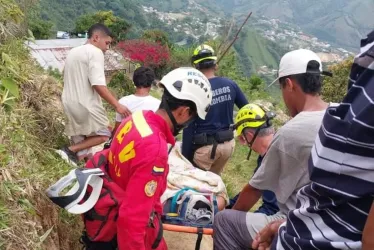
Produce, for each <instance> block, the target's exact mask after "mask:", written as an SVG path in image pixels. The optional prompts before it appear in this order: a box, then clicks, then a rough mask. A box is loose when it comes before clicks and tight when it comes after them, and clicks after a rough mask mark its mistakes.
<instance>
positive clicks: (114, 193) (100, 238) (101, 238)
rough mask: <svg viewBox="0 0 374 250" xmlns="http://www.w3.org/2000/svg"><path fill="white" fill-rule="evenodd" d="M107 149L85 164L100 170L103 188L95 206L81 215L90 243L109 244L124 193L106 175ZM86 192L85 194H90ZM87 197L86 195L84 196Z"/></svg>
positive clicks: (114, 230)
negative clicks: (102, 173)
mask: <svg viewBox="0 0 374 250" xmlns="http://www.w3.org/2000/svg"><path fill="white" fill-rule="evenodd" d="M108 155H109V149H105V150H102V151H100V152H97V153H96V154H95V155H94V156H93V157H92V158H91V159H90V160H88V161H87V163H86V168H100V169H101V170H102V171H103V172H104V175H103V176H101V178H102V179H103V187H102V189H101V193H100V197H99V199H98V201H97V202H96V204H95V206H94V207H93V208H92V209H91V210H89V211H87V212H86V213H84V214H83V215H82V218H83V222H84V226H85V232H84V234H85V236H86V237H88V239H89V240H90V241H92V242H111V241H113V240H114V239H115V238H116V235H117V219H118V210H119V206H120V204H121V203H122V201H123V199H124V195H125V191H124V190H123V189H122V188H121V187H119V186H118V185H117V184H116V183H115V182H114V181H113V180H112V179H111V178H110V177H109V174H108V170H109V169H108V166H109V165H108ZM91 191H92V190H91V189H88V190H87V193H88V194H89V192H91ZM86 196H87V195H86Z"/></svg>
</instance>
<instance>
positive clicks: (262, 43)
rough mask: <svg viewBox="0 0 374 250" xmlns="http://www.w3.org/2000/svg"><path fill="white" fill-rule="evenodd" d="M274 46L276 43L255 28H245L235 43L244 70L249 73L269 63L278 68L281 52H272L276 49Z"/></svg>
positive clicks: (271, 66) (270, 65) (269, 65)
mask: <svg viewBox="0 0 374 250" xmlns="http://www.w3.org/2000/svg"><path fill="white" fill-rule="evenodd" d="M274 46H275V45H274V44H271V43H270V42H269V41H268V40H266V39H264V38H262V37H261V36H260V35H259V34H258V33H257V32H256V31H255V30H253V29H250V28H247V29H244V30H243V33H242V34H241V36H240V38H239V39H238V40H237V42H236V43H235V49H236V51H237V52H238V55H239V60H240V62H241V64H242V67H243V70H245V72H246V73H247V74H249V73H253V72H255V71H256V70H258V68H259V67H260V66H263V65H267V66H268V67H270V68H278V64H279V60H280V57H281V55H280V54H281V53H280V52H274V53H271V51H272V50H273V51H275V50H274Z"/></svg>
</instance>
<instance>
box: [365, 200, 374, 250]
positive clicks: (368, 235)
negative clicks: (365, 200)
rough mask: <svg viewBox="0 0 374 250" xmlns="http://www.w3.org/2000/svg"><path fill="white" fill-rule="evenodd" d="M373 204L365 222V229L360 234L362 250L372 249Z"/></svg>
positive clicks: (373, 227)
mask: <svg viewBox="0 0 374 250" xmlns="http://www.w3.org/2000/svg"><path fill="white" fill-rule="evenodd" d="M373 232H374V203H373V204H372V205H371V209H370V212H369V215H368V218H367V220H366V224H365V228H364V231H363V233H362V250H372V249H374V237H373Z"/></svg>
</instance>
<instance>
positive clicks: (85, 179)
mask: <svg viewBox="0 0 374 250" xmlns="http://www.w3.org/2000/svg"><path fill="white" fill-rule="evenodd" d="M102 175H104V172H103V171H102V170H101V169H99V168H94V169H79V168H78V169H73V170H71V171H70V172H69V174H68V175H66V176H64V177H62V178H61V179H60V180H59V181H58V182H56V183H55V184H54V185H52V186H51V187H49V188H48V189H47V191H46V192H47V196H48V197H49V199H51V201H53V202H54V203H55V204H57V205H58V206H60V207H62V208H64V209H66V210H67V211H68V212H69V213H72V214H83V213H85V212H87V211H88V210H90V209H91V208H93V206H94V205H95V204H96V202H97V200H98V199H99V197H100V193H101V188H102V186H103V179H102V178H101V177H100V176H102ZM74 182H75V185H74V186H73V187H72V188H71V189H70V190H69V191H68V192H67V193H66V194H65V195H60V193H61V191H63V190H64V189H65V188H68V187H69V186H71V184H73V183H74ZM88 186H91V188H92V191H91V193H90V195H89V197H87V199H86V200H85V201H84V202H83V203H82V204H79V203H80V202H81V201H82V200H83V198H84V197H85V195H86V191H87V187H88Z"/></svg>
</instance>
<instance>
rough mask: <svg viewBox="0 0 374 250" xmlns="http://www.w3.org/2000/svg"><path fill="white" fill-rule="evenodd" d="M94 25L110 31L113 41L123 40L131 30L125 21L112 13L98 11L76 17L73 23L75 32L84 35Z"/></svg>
mask: <svg viewBox="0 0 374 250" xmlns="http://www.w3.org/2000/svg"><path fill="white" fill-rule="evenodd" d="M95 23H102V24H105V25H106V26H107V27H108V28H109V29H111V31H112V33H113V35H114V36H115V37H114V39H115V40H124V39H125V37H126V34H127V32H128V31H129V29H130V28H131V25H130V24H129V23H128V22H126V20H124V19H122V18H120V17H118V16H115V15H114V14H113V12H112V11H98V12H95V13H92V14H85V15H82V16H80V17H78V19H77V20H76V22H75V32H76V33H85V32H87V30H88V29H89V28H90V27H91V26H92V25H93V24H95Z"/></svg>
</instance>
